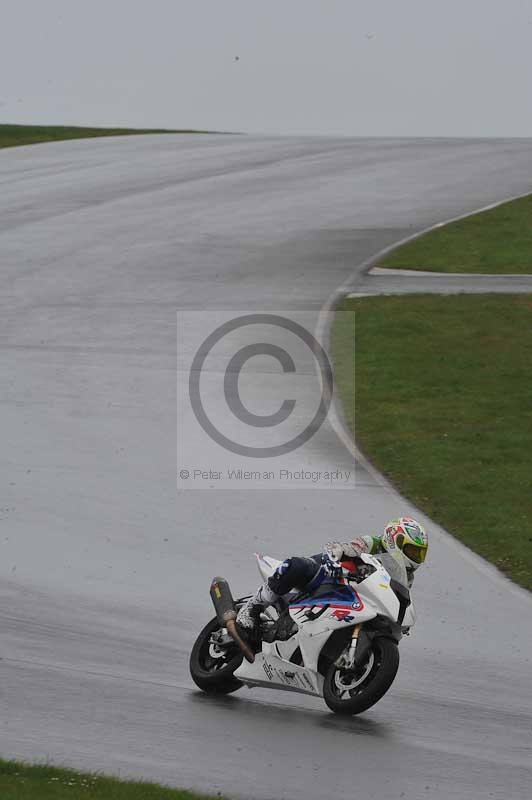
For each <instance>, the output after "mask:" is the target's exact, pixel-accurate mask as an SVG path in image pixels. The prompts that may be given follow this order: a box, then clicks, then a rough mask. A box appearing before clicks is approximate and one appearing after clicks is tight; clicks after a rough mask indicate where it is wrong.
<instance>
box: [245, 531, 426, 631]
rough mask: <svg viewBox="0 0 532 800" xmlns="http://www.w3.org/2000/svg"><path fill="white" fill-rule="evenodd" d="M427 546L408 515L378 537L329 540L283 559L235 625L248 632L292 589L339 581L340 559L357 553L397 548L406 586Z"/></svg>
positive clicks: (423, 537)
mask: <svg viewBox="0 0 532 800" xmlns="http://www.w3.org/2000/svg"><path fill="white" fill-rule="evenodd" d="M427 548H428V537H427V533H426V531H425V529H424V527H423V525H421V524H420V523H419V522H416V521H415V520H414V519H412V518H411V517H399V518H398V519H392V520H391V521H390V522H389V523H388V524H387V525H386V527H385V528H384V531H383V533H382V536H359V537H358V538H356V539H353V540H352V541H351V542H329V543H328V544H326V545H325V547H324V549H323V552H322V553H318V554H317V555H314V556H311V557H310V558H309V557H307V558H305V557H301V556H292V557H291V558H287V559H286V560H285V561H283V563H282V564H280V565H279V567H278V568H277V569H276V570H275V572H274V573H273V575H272V576H271V577H270V578H268V580H267V581H266V583H264V584H262V585H261V586H259V588H258V589H257V591H256V592H255V594H254V595H253V596H252V597H250V598H249V600H248V601H247V602H246V603H245V604H244V605H243V606H242V608H241V609H240V611H239V612H238V615H237V618H236V621H237V624H238V625H239V627H240V628H241V629H242V631H243V633H246V634H252V633H253V631H254V630H255V628H256V626H257V624H258V621H259V618H260V614H261V611H263V610H264V609H265V608H267V606H271V605H273V604H274V603H275V602H276V601H277V600H279V598H280V597H282V595H285V594H287V593H288V592H290V591H292V590H293V589H297V590H298V591H304V592H312V591H313V590H314V589H316V588H317V587H318V586H319V585H320V584H321V583H322V582H323V580H324V578H329V579H333V580H340V578H341V577H342V575H343V567H342V561H346V560H348V559H353V558H356V556H358V555H360V554H361V553H370V554H371V555H375V554H378V553H386V552H387V553H392V554H393V552H394V551H395V552H396V551H397V550H400V551H401V552H402V554H403V558H404V561H405V566H406V571H407V575H408V585H409V586H411V585H412V582H413V580H414V572H415V570H416V569H417V568H418V567H419V565H420V564H422V563H423V562H424V561H425V557H426V555H427Z"/></svg>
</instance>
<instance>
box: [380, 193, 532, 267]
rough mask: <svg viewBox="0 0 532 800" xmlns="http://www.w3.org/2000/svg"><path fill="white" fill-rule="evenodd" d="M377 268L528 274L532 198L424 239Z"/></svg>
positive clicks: (531, 262) (531, 252)
mask: <svg viewBox="0 0 532 800" xmlns="http://www.w3.org/2000/svg"><path fill="white" fill-rule="evenodd" d="M378 266H379V267H388V268H394V269H418V270H428V271H431V272H474V273H479V274H481V273H491V274H498V275H508V274H511V273H516V274H521V275H525V274H526V275H528V274H531V273H532V195H528V196H527V197H523V198H521V199H519V200H512V201H511V202H509V203H504V204H503V205H502V206H498V207H497V208H493V209H491V211H483V212H481V213H480V214H474V215H473V216H472V217H466V218H465V219H462V220H459V221H458V222H452V223H451V224H450V225H445V226H444V227H443V228H437V229H436V230H433V231H430V232H429V233H426V234H425V235H424V236H421V237H420V238H419V239H415V240H414V241H413V242H410V243H408V244H405V245H403V247H399V248H398V249H397V250H394V251H393V253H390V255H388V256H386V257H385V258H384V259H383V260H382V261H381V262H380V263H379V264H378Z"/></svg>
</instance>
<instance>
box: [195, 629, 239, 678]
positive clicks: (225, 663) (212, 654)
mask: <svg viewBox="0 0 532 800" xmlns="http://www.w3.org/2000/svg"><path fill="white" fill-rule="evenodd" d="M227 640H228V637H227V632H226V631H225V629H224V628H221V627H220V624H219V622H218V620H217V619H216V617H215V618H214V619H211V621H210V622H208V623H207V625H205V627H204V628H203V630H202V631H201V633H200V635H199V636H198V638H197V639H196V641H195V643H194V647H193V648H192V652H191V654H190V662H189V666H190V675H191V677H192V680H193V681H194V683H195V684H196V686H198V687H199V688H200V689H202V690H203V691H204V692H207V694H230V692H236V690H237V689H240V687H241V686H242V683H241V682H240V681H239V680H238V678H235V677H234V675H233V673H234V671H235V670H236V669H238V667H239V666H240V665H241V663H242V659H243V655H242V653H241V651H240V648H239V647H238V645H237V644H235V642H233V641H232V640H231V641H227Z"/></svg>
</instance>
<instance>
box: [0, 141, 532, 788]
mask: <svg viewBox="0 0 532 800" xmlns="http://www.w3.org/2000/svg"><path fill="white" fill-rule="evenodd" d="M0 185H1V192H0V282H1V283H0V285H1V297H0V302H1V306H2V307H1V316H0V348H1V356H2V357H1V364H0V375H1V382H0V402H1V413H0V441H1V443H2V446H1V450H0V470H1V484H0V485H1V492H2V494H1V508H0V524H1V537H0V544H1V550H0V556H1V558H0V648H1V650H0V656H1V660H0V694H1V715H0V754H1V755H3V756H4V757H21V758H28V759H45V758H49V759H52V760H53V761H56V762H59V763H65V764H70V765H73V766H76V767H85V768H90V769H100V770H104V771H109V772H114V773H120V774H122V775H130V776H141V777H144V778H152V779H156V780H160V781H163V782H168V783H171V784H176V785H184V786H191V787H196V788H199V789H203V790H210V791H214V792H215V791H222V792H224V793H227V794H229V795H239V796H242V797H256V798H293V799H294V800H296V799H299V798H301V800H303V798H305V800H314V799H316V800H318V798H323V797H330V798H340V797H342V798H345V797H371V798H376V799H377V798H378V799H379V800H388V799H390V800H391V798H394V799H395V798H400V797H407V798H446V800H449V799H450V798H457V800H458V799H460V800H466V799H467V798H487V797H493V798H501V800H502V798H505V799H506V798H508V799H509V798H515V799H516V800H517V799H518V798H520V799H523V798H528V797H529V796H530V785H531V781H532V686H531V679H530V675H531V667H532V661H531V659H532V637H531V635H530V629H531V625H530V618H531V612H532V603H531V599H530V596H529V595H527V594H525V593H524V592H521V591H519V590H517V589H515V588H513V587H512V586H511V585H510V584H508V583H507V582H506V581H505V580H504V579H502V578H500V577H499V576H498V575H496V574H495V573H494V571H492V570H491V568H489V567H487V566H485V565H484V564H483V563H482V562H480V560H478V559H476V558H475V557H474V556H469V555H467V556H466V557H464V551H463V550H462V549H461V548H460V546H458V545H456V544H455V543H454V542H453V541H452V540H450V539H449V538H448V537H447V536H446V535H445V534H443V532H441V531H439V530H437V529H434V527H432V531H433V537H432V546H431V554H430V560H429V563H428V564H427V565H426V569H425V570H424V571H423V574H420V576H419V578H418V580H417V583H416V601H417V606H418V612H419V624H418V627H417V630H416V631H415V635H413V636H412V637H411V638H410V639H406V640H404V642H403V643H402V646H401V656H402V664H401V668H400V671H399V676H398V678H397V680H396V683H395V684H394V687H393V689H392V690H391V691H390V693H389V695H388V696H387V697H386V698H385V699H384V700H383V701H382V702H381V703H379V704H378V706H376V707H375V708H374V709H373V710H371V711H369V712H368V713H366V714H364V715H363V716H362V717H360V718H355V719H352V720H345V719H337V718H335V717H334V716H333V715H331V714H330V713H329V712H328V711H327V709H326V708H325V706H324V705H323V703H322V702H321V701H318V700H313V699H309V698H303V697H299V696H297V695H289V694H280V693H279V694H278V693H273V692H272V693H269V694H268V693H266V692H261V691H254V692H250V691H248V690H242V691H241V692H239V693H237V694H236V695H233V696H231V697H229V698H226V699H218V700H212V699H209V698H207V697H205V696H203V695H201V694H199V693H197V692H195V691H194V688H193V686H192V684H191V682H190V679H189V677H188V667H187V659H188V653H189V650H190V646H191V644H192V641H193V638H194V636H195V633H196V632H197V630H198V629H199V627H200V626H201V625H202V624H203V622H204V620H205V619H206V618H208V617H209V616H210V607H209V600H208V592H207V590H208V582H209V579H210V578H211V576H212V574H213V573H220V572H221V573H223V574H225V575H226V576H227V577H228V578H229V579H230V580H231V582H232V583H233V585H234V587H235V591H237V592H245V591H247V590H249V589H250V588H252V587H254V586H255V584H256V583H257V576H256V573H255V567H254V563H253V560H252V558H251V552H252V551H253V550H254V549H261V550H263V551H264V552H269V553H271V554H272V555H286V554H288V553H291V552H303V553H305V552H309V551H310V552H312V551H315V550H316V549H317V548H319V547H320V545H321V543H322V542H323V541H324V540H327V539H329V538H330V537H331V536H339V537H342V536H346V535H349V534H350V533H351V531H352V530H353V529H355V530H357V531H360V532H364V531H372V530H374V529H378V528H379V527H380V526H381V525H382V523H383V522H384V521H386V519H387V518H389V517H391V516H396V515H397V514H398V513H402V512H407V511H410V510H412V509H411V507H410V506H409V505H408V503H406V502H404V501H401V500H400V499H399V498H398V497H397V495H395V494H394V493H393V492H392V491H390V490H389V489H388V488H387V487H385V486H384V485H382V484H380V483H379V481H378V480H376V479H375V477H374V476H372V475H371V474H369V473H367V472H366V471H365V470H364V468H363V467H362V466H360V467H359V468H358V483H357V489H356V490H355V491H352V492H344V491H321V492H317V491H306V490H305V491H303V490H294V491H283V492H280V493H275V494H272V493H271V492H269V491H245V490H241V491H239V490H233V491H223V492H222V491H182V492H179V493H178V494H177V496H176V490H175V466H176V465H175V462H176V458H175V449H176V448H175V416H176V414H175V403H176V399H175V391H176V389H175V377H176V366H175V364H176V362H175V351H176V316H175V311H176V309H179V308H187V307H191V308H192V307H197V306H198V305H199V306H204V307H208V308H212V307H214V306H224V305H225V306H230V307H231V308H235V309H240V308H241V309H244V310H246V311H247V310H254V309H257V310H259V311H260V310H264V308H268V309H278V310H280V311H283V310H284V309H286V311H287V313H288V312H289V311H290V309H293V308H295V307H301V308H306V309H311V310H314V311H315V313H316V315H317V313H318V310H319V308H320V307H321V306H322V304H323V303H324V302H325V301H326V299H327V297H328V296H329V295H330V293H331V292H332V291H333V290H334V289H335V288H336V287H337V286H339V285H340V284H342V283H344V282H346V281H347V280H348V279H349V278H350V276H352V278H351V281H350V283H351V285H352V287H353V291H364V292H367V291H370V292H374V291H387V290H393V291H397V290H398V291H404V290H405V287H406V288H408V289H410V287H412V288H414V289H415V288H416V287H417V286H423V287H424V286H426V285H427V282H426V281H427V279H424V278H422V277H421V278H414V279H410V278H409V279H408V281H409V283H408V285H406V283H405V281H406V280H407V279H403V278H397V277H394V276H391V277H390V278H383V277H382V276H375V277H368V276H364V275H357V274H356V268H357V265H359V264H361V263H362V262H364V261H365V260H366V259H368V258H369V257H370V256H371V255H372V254H374V253H376V252H377V251H378V250H379V249H381V248H382V247H385V246H387V245H389V244H391V243H393V242H394V241H397V240H399V239H401V238H403V237H404V236H406V235H408V234H409V233H411V232H413V231H415V230H419V229H421V228H424V227H426V226H428V225H430V224H433V223H435V222H438V221H440V220H442V219H446V218H449V217H451V216H454V215H457V214H460V213H465V212H467V211H470V210H473V209H475V208H478V207H480V206H483V205H485V204H487V203H490V202H493V201H496V200H499V199H503V198H504V197H506V196H509V195H514V194H521V193H524V192H526V191H529V190H530V189H531V188H532V142H530V141H524V140H523V141H518V140H514V141H443V140H441V141H437V140H427V141H423V140H417V141H409V140H397V141H394V140H377V141H371V140H359V141H352V140H348V139H338V140H330V139H274V138H269V139H268V138H262V139H259V138H252V137H218V136H213V137H193V136H190V137H164V138H163V137H142V138H127V139H114V140H105V139H102V140H92V141H87V142H83V141H78V142H70V143H57V144H50V145H42V146H34V147H29V148H21V149H15V150H7V151H4V152H0ZM354 271H355V275H353V272H354ZM428 280H430V279H428ZM436 280H437V281H439V280H440V279H439V278H438V279H436ZM464 280H465V281H466V283H465V284H463V285H464V286H466V284H467V287H468V288H475V287H477V286H479V285H480V283H479V281H480V279H478V281H477V280H476V281H475V284H474V286H471V281H469V283H467V281H468V280H469V279H464ZM445 281H447V283H445ZM449 281H451V282H454V283H453V288H452V290H453V291H456V290H457V289H460V288H461V286H462V283H460V281H458V282H457V281H456V279H453V278H451V279H445V280H444V281H443V284H442V288H443V289H445V288H446V287H447V288H449V286H450V284H449ZM431 286H432V287H433V288H437V286H436V284H435V283H434V282H433V283H432V284H431ZM503 288H504V287H503ZM527 288H532V285H531V287H528V283H527V281H526V279H525V280H522V279H521V280H520V286H519V290H521V291H523V290H524V289H527ZM440 290H441V289H440ZM313 448H314V449H313V451H312V459H313V460H314V463H320V459H322V460H323V463H326V464H330V463H331V462H332V461H334V462H335V463H337V464H340V465H346V464H348V463H349V456H348V454H347V453H346V451H345V449H344V448H343V446H342V445H341V444H340V443H339V442H338V441H337V439H336V437H335V436H334V434H333V433H332V431H327V430H324V431H323V432H322V431H320V434H319V435H318V436H317V437H316V442H315V443H314V444H313ZM501 468H503V465H501ZM509 513H512V509H509Z"/></svg>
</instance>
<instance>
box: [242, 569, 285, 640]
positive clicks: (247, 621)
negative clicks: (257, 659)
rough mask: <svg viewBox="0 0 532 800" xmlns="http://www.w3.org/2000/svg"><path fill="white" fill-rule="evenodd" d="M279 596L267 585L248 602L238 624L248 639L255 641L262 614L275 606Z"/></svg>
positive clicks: (258, 590)
mask: <svg viewBox="0 0 532 800" xmlns="http://www.w3.org/2000/svg"><path fill="white" fill-rule="evenodd" d="M279 596H280V595H278V594H276V593H275V592H274V591H272V590H271V589H270V587H269V586H268V584H267V583H264V584H263V585H262V586H259V588H258V589H257V591H256V592H255V594H254V595H253V596H252V597H250V598H249V600H247V601H246V602H245V603H244V605H243V606H242V608H241V609H240V611H239V612H238V614H237V618H236V622H237V625H238V626H239V627H240V629H241V630H242V633H243V634H244V635H245V636H246V638H249V639H254V638H256V636H257V633H258V626H259V619H260V615H261V612H262V611H264V609H265V608H267V606H271V605H273V603H275V602H276V601H277V600H278V599H279Z"/></svg>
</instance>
